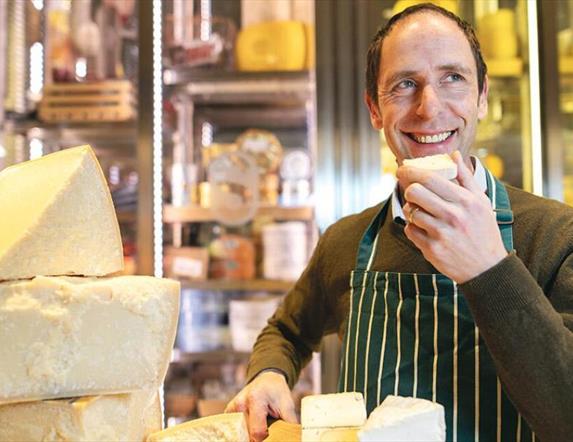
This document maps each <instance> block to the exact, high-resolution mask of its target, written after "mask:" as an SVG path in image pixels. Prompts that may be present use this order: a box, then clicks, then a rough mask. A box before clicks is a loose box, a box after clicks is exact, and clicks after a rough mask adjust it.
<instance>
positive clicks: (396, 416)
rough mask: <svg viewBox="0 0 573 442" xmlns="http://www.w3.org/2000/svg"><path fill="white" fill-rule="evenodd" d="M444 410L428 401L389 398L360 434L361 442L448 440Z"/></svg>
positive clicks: (375, 412) (372, 415) (370, 418)
mask: <svg viewBox="0 0 573 442" xmlns="http://www.w3.org/2000/svg"><path fill="white" fill-rule="evenodd" d="M444 416H445V415H444V407H443V406H442V405H440V404H438V403H435V402H431V401H429V400H426V399H417V398H412V397H401V396H392V395H390V396H387V397H386V399H384V401H383V402H382V403H381V404H380V405H379V406H378V407H377V408H375V409H374V411H372V413H370V416H369V417H368V421H367V422H366V424H365V425H364V426H363V428H362V430H361V431H360V432H359V433H358V439H359V440H360V442H408V441H413V440H415V441H416V442H440V441H445V440H446V424H445V417H444Z"/></svg>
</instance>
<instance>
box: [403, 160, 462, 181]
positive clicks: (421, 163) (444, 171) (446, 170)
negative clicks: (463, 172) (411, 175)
mask: <svg viewBox="0 0 573 442" xmlns="http://www.w3.org/2000/svg"><path fill="white" fill-rule="evenodd" d="M404 166H410V167H417V168H418V169H426V170H430V171H432V172H435V173H438V174H439V175H441V176H443V177H444V178H445V179H447V180H453V179H454V178H456V177H457V176H458V166H457V165H456V163H454V161H453V160H452V159H451V158H450V156H449V155H446V154H439V155H430V156H427V157H420V158H412V159H405V160H404Z"/></svg>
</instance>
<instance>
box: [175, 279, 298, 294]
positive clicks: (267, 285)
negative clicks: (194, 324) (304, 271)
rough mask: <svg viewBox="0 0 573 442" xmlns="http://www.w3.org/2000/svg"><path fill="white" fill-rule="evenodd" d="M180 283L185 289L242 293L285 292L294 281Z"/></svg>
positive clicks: (183, 281) (210, 280) (260, 280)
mask: <svg viewBox="0 0 573 442" xmlns="http://www.w3.org/2000/svg"><path fill="white" fill-rule="evenodd" d="M180 281H181V287H182V288H186V289H196V290H223V291H244V292H258V291H265V292H287V291H288V290H290V289H291V288H292V286H293V285H294V281H277V280H270V279H251V280H244V281H232V280H224V279H208V280H206V281H194V280H190V279H180Z"/></svg>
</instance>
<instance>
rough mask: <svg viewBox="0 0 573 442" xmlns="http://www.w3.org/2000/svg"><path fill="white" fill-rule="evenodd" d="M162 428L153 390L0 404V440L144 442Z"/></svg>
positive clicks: (32, 441) (7, 441) (157, 396)
mask: <svg viewBox="0 0 573 442" xmlns="http://www.w3.org/2000/svg"><path fill="white" fill-rule="evenodd" d="M161 428H162V426H161V404H160V402H159V394H158V393H157V392H155V391H154V392H151V391H145V390H141V391H138V392H136V393H133V394H120V395H106V396H88V397H83V398H77V399H58V400H47V401H37V402H26V403H20V404H8V405H0V442H14V441H26V442H52V441H54V442H56V441H58V442H64V441H65V442H67V441H69V442H72V441H74V442H75V441H78V442H82V441H85V442H95V441H106V442H107V441H137V442H143V441H145V439H146V438H147V436H148V435H149V434H151V433H154V432H156V431H160V430H161Z"/></svg>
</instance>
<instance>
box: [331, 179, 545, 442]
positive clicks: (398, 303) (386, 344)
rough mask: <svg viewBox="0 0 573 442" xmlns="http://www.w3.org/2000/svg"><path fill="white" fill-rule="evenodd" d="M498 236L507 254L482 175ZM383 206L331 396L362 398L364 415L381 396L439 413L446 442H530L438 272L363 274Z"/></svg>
mask: <svg viewBox="0 0 573 442" xmlns="http://www.w3.org/2000/svg"><path fill="white" fill-rule="evenodd" d="M486 177H487V184H488V186H487V195H488V197H489V198H490V200H491V202H492V207H493V208H494V210H495V212H496V217H497V223H498V226H499V229H500V232H501V236H502V239H503V242H504V245H505V248H506V249H507V250H508V251H511V250H512V249H513V238H512V224H513V214H512V212H511V207H510V203H509V198H508V196H507V192H506V190H505V187H504V186H503V184H501V183H500V182H499V181H497V180H496V179H495V178H494V177H493V176H492V175H491V173H490V172H489V171H486ZM389 205H390V204H389V202H388V201H387V202H386V203H385V204H383V207H382V209H381V210H380V212H379V213H378V214H377V216H376V217H375V218H374V220H373V221H372V223H371V224H370V226H369V227H368V229H367V230H366V232H365V233H364V236H363V238H362V240H361V242H360V246H359V248H358V256H357V264H356V269H355V270H354V271H353V272H352V274H351V281H350V284H351V288H350V313H349V319H348V327H347V331H346V334H345V337H344V343H343V348H342V357H341V359H342V361H341V372H340V379H339V391H359V392H362V393H363V394H364V398H365V400H366V407H367V410H368V413H370V412H371V411H372V410H373V409H374V408H375V407H376V406H377V405H378V404H380V403H381V402H382V401H383V400H384V398H385V397H386V396H387V395H389V394H393V395H400V396H413V397H418V398H424V399H429V400H432V401H435V402H438V403H440V404H442V405H443V406H444V408H445V416H446V428H447V437H446V439H447V440H448V441H459V442H467V441H483V442H494V441H500V442H501V441H503V442H509V441H524V442H525V441H533V440H535V435H534V434H533V433H532V432H531V430H530V429H529V427H528V426H527V423H526V422H525V420H524V419H522V417H521V415H520V414H519V413H518V412H517V411H516V409H515V407H514V406H513V405H512V404H511V402H510V401H509V399H508V398H507V396H506V395H505V393H504V391H503V389H502V388H501V384H500V381H499V378H498V377H497V375H496V372H495V369H494V365H493V361H492V359H491V356H490V354H489V352H488V350H487V347H486V346H485V343H484V341H483V339H482V338H481V336H480V333H479V330H478V328H477V326H476V324H475V322H474V320H473V317H472V314H471V312H470V310H469V308H468V305H467V303H466V300H465V298H464V296H463V294H462V292H461V291H460V290H459V288H458V286H457V285H456V283H455V282H454V281H452V280H451V279H449V278H447V277H446V276H444V275H442V274H415V273H393V272H384V271H376V270H371V265H372V262H373V261H374V254H375V252H376V250H380V251H383V250H384V246H383V245H381V244H377V243H378V241H379V235H378V232H379V231H380V226H381V223H382V221H383V220H384V218H385V215H386V212H387V210H388V206H389Z"/></svg>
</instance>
